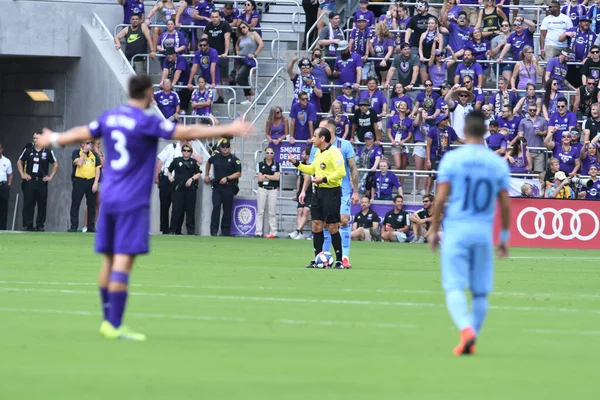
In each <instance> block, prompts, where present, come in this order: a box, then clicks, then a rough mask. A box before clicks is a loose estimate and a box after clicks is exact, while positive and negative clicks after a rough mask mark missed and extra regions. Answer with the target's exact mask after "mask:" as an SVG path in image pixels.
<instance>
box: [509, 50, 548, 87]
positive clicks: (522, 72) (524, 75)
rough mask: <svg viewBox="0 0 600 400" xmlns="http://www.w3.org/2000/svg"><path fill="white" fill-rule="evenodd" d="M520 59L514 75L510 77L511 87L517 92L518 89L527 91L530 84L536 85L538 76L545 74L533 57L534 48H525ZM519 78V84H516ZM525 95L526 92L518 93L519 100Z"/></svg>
mask: <svg viewBox="0 0 600 400" xmlns="http://www.w3.org/2000/svg"><path fill="white" fill-rule="evenodd" d="M518 58H519V59H520V60H521V61H518V62H517V63H516V64H515V68H514V69H513V74H512V76H511V77H510V85H511V87H512V88H513V91H516V90H517V89H518V90H525V89H527V85H528V84H530V83H531V84H533V85H535V84H536V82H537V76H538V75H543V74H544V70H543V69H542V67H540V66H539V64H538V61H537V59H536V58H534V57H533V48H531V46H529V45H527V46H525V47H523V51H521V54H520V56H519V57H518ZM517 77H518V78H519V83H518V84H515V82H516V79H517ZM525 95H526V93H525V92H519V93H518V96H519V98H521V97H523V96H525Z"/></svg>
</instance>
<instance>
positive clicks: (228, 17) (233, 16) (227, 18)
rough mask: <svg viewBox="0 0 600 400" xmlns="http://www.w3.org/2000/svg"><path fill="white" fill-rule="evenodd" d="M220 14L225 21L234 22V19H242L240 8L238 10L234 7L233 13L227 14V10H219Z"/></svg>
mask: <svg viewBox="0 0 600 400" xmlns="http://www.w3.org/2000/svg"><path fill="white" fill-rule="evenodd" d="M219 14H221V18H222V19H223V21H225V22H227V23H230V24H231V23H233V21H235V20H236V19H240V12H239V11H238V10H236V9H235V8H234V9H233V11H232V13H231V14H229V15H227V14H225V11H223V10H221V11H220V12H219Z"/></svg>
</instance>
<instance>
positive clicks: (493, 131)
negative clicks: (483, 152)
mask: <svg viewBox="0 0 600 400" xmlns="http://www.w3.org/2000/svg"><path fill="white" fill-rule="evenodd" d="M499 128H500V126H499V125H498V121H495V120H492V121H490V124H489V126H488V129H489V132H490V136H488V137H486V138H485V143H486V145H487V147H488V148H489V149H490V150H493V151H494V152H495V153H496V154H498V155H501V156H503V155H504V154H506V147H507V146H508V142H507V141H508V138H507V137H506V136H505V135H504V134H502V133H500V130H499Z"/></svg>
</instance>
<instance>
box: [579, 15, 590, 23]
mask: <svg viewBox="0 0 600 400" xmlns="http://www.w3.org/2000/svg"><path fill="white" fill-rule="evenodd" d="M581 21H587V22H592V19H591V18H590V17H589V16H588V15H587V14H580V15H579V22H581Z"/></svg>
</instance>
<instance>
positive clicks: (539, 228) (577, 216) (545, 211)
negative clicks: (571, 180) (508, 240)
mask: <svg viewBox="0 0 600 400" xmlns="http://www.w3.org/2000/svg"><path fill="white" fill-rule="evenodd" d="M528 213H534V214H535V219H534V220H533V228H534V232H533V233H529V232H526V231H525V228H524V227H523V225H522V222H523V217H524V216H525V215H527V214H528ZM546 215H551V216H552V230H553V232H552V233H550V234H548V233H544V230H545V229H546ZM565 215H571V221H570V223H569V227H568V228H569V230H570V233H568V232H563V228H565V225H566V224H565V221H564V219H563V218H564V216H565ZM584 215H589V216H590V217H591V221H593V224H594V229H593V230H592V233H590V234H589V235H582V234H581V229H582V227H583V222H582V218H581V217H582V216H584ZM587 220H588V221H590V220H589V219H587ZM586 226H587V225H586ZM517 229H518V230H519V233H520V234H521V235H522V236H523V237H524V238H526V239H537V238H542V239H546V240H551V239H562V240H573V239H577V240H581V241H584V242H585V241H588V240H591V239H593V238H595V237H596V235H597V234H598V231H599V230H600V221H599V220H598V217H597V216H596V214H594V212H593V211H591V210H586V209H580V210H573V209H571V208H561V209H560V210H557V209H555V208H550V207H546V208H542V209H539V208H536V207H526V208H524V209H523V210H521V212H520V213H519V216H518V217H517Z"/></svg>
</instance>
